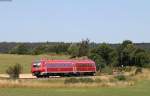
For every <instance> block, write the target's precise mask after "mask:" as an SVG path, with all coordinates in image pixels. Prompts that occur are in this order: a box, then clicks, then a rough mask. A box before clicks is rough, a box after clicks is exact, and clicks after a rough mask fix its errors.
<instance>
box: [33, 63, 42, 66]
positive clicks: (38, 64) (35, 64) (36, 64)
mask: <svg viewBox="0 0 150 96" xmlns="http://www.w3.org/2000/svg"><path fill="white" fill-rule="evenodd" d="M40 66H41V63H40V62H34V64H33V67H40Z"/></svg>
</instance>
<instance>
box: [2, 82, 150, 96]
mask: <svg viewBox="0 0 150 96" xmlns="http://www.w3.org/2000/svg"><path fill="white" fill-rule="evenodd" d="M149 89H150V81H142V82H140V83H138V84H137V85H136V86H132V87H126V88H86V89H85V88H79V89H77V88H71V89H70V88H69V89H67V88H63V89H60V88H58V89H55V88H54V89H48V88H44V89H43V88H42V89H38V88H0V96H42V95H43V96H150V91H149Z"/></svg>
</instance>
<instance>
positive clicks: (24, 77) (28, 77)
mask: <svg viewBox="0 0 150 96" xmlns="http://www.w3.org/2000/svg"><path fill="white" fill-rule="evenodd" d="M95 77H99V76H78V77H76V76H71V77H61V76H49V78H44V77H43V78H36V77H35V76H32V74H21V75H20V78H19V80H51V79H66V78H95ZM0 79H9V76H8V75H6V74H0Z"/></svg>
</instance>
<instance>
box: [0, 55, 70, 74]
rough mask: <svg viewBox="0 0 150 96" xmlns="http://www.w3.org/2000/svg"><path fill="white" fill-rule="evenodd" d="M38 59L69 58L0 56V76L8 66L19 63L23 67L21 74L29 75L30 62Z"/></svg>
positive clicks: (63, 57) (61, 57)
mask: <svg viewBox="0 0 150 96" xmlns="http://www.w3.org/2000/svg"><path fill="white" fill-rule="evenodd" d="M40 58H49V59H67V58H69V56H66V55H60V56H50V55H11V54H0V74H1V73H5V71H6V69H7V68H8V66H10V65H13V64H16V63H19V64H21V65H22V66H23V73H30V70H31V63H32V61H33V60H37V59H40Z"/></svg>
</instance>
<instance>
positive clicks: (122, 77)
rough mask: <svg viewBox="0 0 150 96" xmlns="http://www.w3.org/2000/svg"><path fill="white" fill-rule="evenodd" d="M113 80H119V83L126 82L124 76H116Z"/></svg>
mask: <svg viewBox="0 0 150 96" xmlns="http://www.w3.org/2000/svg"><path fill="white" fill-rule="evenodd" d="M115 78H116V79H117V80H119V81H125V80H126V76H125V75H123V74H122V75H117V76H115Z"/></svg>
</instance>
